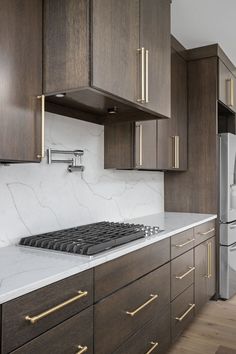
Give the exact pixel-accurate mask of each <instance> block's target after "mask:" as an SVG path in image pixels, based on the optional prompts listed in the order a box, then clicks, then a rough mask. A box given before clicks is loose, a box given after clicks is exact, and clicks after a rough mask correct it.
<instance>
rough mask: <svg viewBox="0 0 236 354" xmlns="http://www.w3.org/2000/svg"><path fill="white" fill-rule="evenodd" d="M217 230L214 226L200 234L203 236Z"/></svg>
mask: <svg viewBox="0 0 236 354" xmlns="http://www.w3.org/2000/svg"><path fill="white" fill-rule="evenodd" d="M213 231H215V228H214V227H213V228H212V229H210V230H208V231H206V232H199V234H200V235H202V236H206V235H208V234H210V233H211V232H213Z"/></svg>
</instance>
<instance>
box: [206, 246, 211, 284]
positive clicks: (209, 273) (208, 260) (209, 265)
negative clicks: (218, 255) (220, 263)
mask: <svg viewBox="0 0 236 354" xmlns="http://www.w3.org/2000/svg"><path fill="white" fill-rule="evenodd" d="M211 261H212V248H211V242H209V243H208V244H207V275H206V278H208V279H209V278H211V277H212V269H211Z"/></svg>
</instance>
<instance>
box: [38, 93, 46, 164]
mask: <svg viewBox="0 0 236 354" xmlns="http://www.w3.org/2000/svg"><path fill="white" fill-rule="evenodd" d="M37 98H38V99H41V109H42V112H41V114H42V117H41V135H42V136H41V154H38V155H37V158H38V159H42V158H43V157H44V155H45V96H44V95H41V96H37Z"/></svg>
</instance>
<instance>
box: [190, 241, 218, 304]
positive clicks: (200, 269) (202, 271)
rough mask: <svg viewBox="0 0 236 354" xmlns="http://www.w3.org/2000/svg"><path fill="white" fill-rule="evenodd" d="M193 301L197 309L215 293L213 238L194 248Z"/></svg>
mask: <svg viewBox="0 0 236 354" xmlns="http://www.w3.org/2000/svg"><path fill="white" fill-rule="evenodd" d="M195 267H196V270H195V303H196V311H199V310H200V309H201V308H202V307H203V306H204V305H205V303H206V302H207V301H208V300H209V299H210V298H211V297H212V296H213V295H214V294H215V277H216V274H215V268H216V260H215V238H214V237H212V238H211V239H209V240H207V241H205V242H204V243H201V244H200V245H198V246H197V247H196V248H195Z"/></svg>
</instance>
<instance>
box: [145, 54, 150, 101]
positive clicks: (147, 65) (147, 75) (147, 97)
mask: <svg viewBox="0 0 236 354" xmlns="http://www.w3.org/2000/svg"><path fill="white" fill-rule="evenodd" d="M145 59H146V98H145V102H146V103H148V102H149V50H146V58H145Z"/></svg>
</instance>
